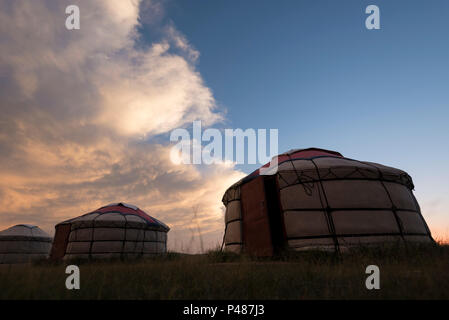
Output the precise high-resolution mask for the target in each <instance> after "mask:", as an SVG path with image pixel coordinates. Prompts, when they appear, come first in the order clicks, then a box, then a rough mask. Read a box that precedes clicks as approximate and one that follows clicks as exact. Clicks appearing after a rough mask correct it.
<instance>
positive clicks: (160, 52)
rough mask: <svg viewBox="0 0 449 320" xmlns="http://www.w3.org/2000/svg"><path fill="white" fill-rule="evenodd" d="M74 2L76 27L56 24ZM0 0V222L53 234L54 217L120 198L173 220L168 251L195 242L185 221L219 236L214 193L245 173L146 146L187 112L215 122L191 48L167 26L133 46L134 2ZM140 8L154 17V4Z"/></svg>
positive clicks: (207, 237)
mask: <svg viewBox="0 0 449 320" xmlns="http://www.w3.org/2000/svg"><path fill="white" fill-rule="evenodd" d="M71 4H76V5H78V6H79V7H80V11H81V29H80V30H73V31H69V30H67V29H66V28H65V19H66V17H67V16H66V14H65V8H66V6H68V5H71ZM0 6H1V8H2V10H1V11H0V52H1V55H0V101H1V102H0V112H1V114H2V116H1V118H0V177H1V179H0V208H1V209H0V227H7V226H9V225H10V224H13V223H37V224H40V225H41V226H42V227H44V228H45V229H46V230H47V231H49V232H52V229H53V226H54V224H55V223H57V222H59V221H60V220H62V219H65V218H69V217H72V216H74V215H79V214H81V213H85V212H86V211H89V210H92V209H95V208H97V207H99V206H101V205H103V204H105V203H108V202H115V201H128V202H131V203H135V204H137V205H139V206H140V207H142V208H143V209H147V210H148V211H149V212H150V214H154V215H155V216H156V217H158V218H160V219H162V220H163V221H166V222H167V223H168V224H169V225H171V226H172V231H171V232H170V234H171V239H172V240H171V243H170V246H171V248H175V249H178V250H179V249H180V248H183V249H184V250H194V249H198V248H199V242H198V238H195V240H194V241H193V242H192V240H191V236H192V234H194V233H196V232H197V230H196V223H194V224H192V221H198V222H199V224H200V227H201V231H202V233H203V236H204V238H203V241H204V242H205V245H206V246H210V245H215V244H217V243H218V242H219V241H220V240H221V239H220V236H221V235H222V232H223V230H222V216H221V214H222V213H221V203H220V199H221V195H222V193H223V191H224V190H225V188H226V187H227V186H229V185H230V184H231V183H232V182H234V181H236V180H237V179H238V178H240V177H241V175H242V174H241V173H240V172H238V171H235V170H233V168H232V167H229V166H212V167H209V168H205V169H204V168H203V169H202V170H199V169H198V168H196V167H194V166H176V165H173V164H172V163H171V162H170V160H169V146H167V145H161V144H156V143H151V141H152V139H151V138H152V137H153V136H154V135H156V134H161V133H167V132H170V131H171V130H172V129H174V128H177V127H182V126H185V125H187V124H189V123H191V122H192V121H193V120H195V119H201V120H202V121H203V123H204V124H205V125H212V124H214V123H215V122H217V121H220V120H221V119H222V116H221V113H220V112H219V110H217V108H216V104H215V100H214V98H213V94H212V92H211V90H210V89H209V88H208V87H206V86H205V84H204V82H203V80H202V78H201V75H200V74H199V73H198V72H197V71H196V69H195V60H196V59H197V57H198V52H197V51H196V50H195V49H194V48H192V47H191V46H190V45H189V43H188V42H187V40H186V39H185V38H184V37H183V36H182V35H181V34H180V33H179V32H178V31H177V30H176V29H175V28H174V27H173V26H172V25H169V26H165V27H164V28H163V30H165V31H164V33H163V37H162V39H161V40H160V41H158V42H157V43H152V44H150V45H149V46H146V47H143V46H137V45H136V41H137V40H138V37H139V34H138V32H137V27H138V23H139V9H140V8H141V6H142V3H141V1H136V0H116V1H113V0H101V1H100V0H95V1H94V0H90V1H88V0H84V1H81V0H79V1H74V0H70V1H52V0H33V1H27V0H15V1H9V0H0ZM145 8H147V10H148V9H150V10H151V8H155V12H154V13H153V14H149V13H148V12H146V15H145V17H146V18H150V19H155V21H157V22H159V21H161V19H159V18H158V17H157V15H160V14H162V13H163V10H161V9H160V5H157V6H156V5H155V6H151V3H149V2H147V3H145ZM156 9H157V10H156ZM140 18H142V17H140ZM159 27H160V26H159ZM194 216H196V218H195V219H194Z"/></svg>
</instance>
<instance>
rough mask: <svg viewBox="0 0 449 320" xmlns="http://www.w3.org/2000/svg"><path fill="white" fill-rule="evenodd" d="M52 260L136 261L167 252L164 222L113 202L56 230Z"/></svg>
mask: <svg viewBox="0 0 449 320" xmlns="http://www.w3.org/2000/svg"><path fill="white" fill-rule="evenodd" d="M55 229H56V230H55V231H56V233H55V239H54V241H53V247H52V250H51V259H53V260H59V259H75V258H76V259H85V258H87V259H90V258H94V259H98V258H136V257H142V256H143V257H145V256H150V255H155V254H163V253H166V252H167V232H168V231H169V230H170V228H169V227H167V226H166V225H165V224H164V223H162V222H161V221H159V220H157V219H156V218H153V217H150V216H149V215H148V214H146V213H145V212H144V211H142V210H141V209H139V208H137V207H136V206H133V205H130V204H126V203H112V204H109V205H107V206H104V207H101V208H99V209H97V210H95V211H92V212H89V213H86V214H84V215H82V216H80V217H77V218H73V219H70V220H67V221H64V222H61V223H59V224H57V225H56V227H55Z"/></svg>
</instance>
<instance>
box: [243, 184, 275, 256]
mask: <svg viewBox="0 0 449 320" xmlns="http://www.w3.org/2000/svg"><path fill="white" fill-rule="evenodd" d="M241 197H242V209H243V246H244V250H245V251H246V252H247V253H249V254H252V255H256V256H271V255H273V244H272V238H271V232H270V221H269V217H268V209H267V201H266V197H265V184H264V177H263V176H260V177H258V178H256V179H254V180H252V181H250V182H248V183H246V184H244V185H243V186H242V195H241Z"/></svg>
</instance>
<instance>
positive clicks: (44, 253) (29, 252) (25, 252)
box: [0, 250, 48, 255]
mask: <svg viewBox="0 0 449 320" xmlns="http://www.w3.org/2000/svg"><path fill="white" fill-rule="evenodd" d="M5 254H26V255H48V250H46V251H37V252H36V251H11V252H1V251H0V255H5Z"/></svg>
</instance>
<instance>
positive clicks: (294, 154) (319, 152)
mask: <svg viewBox="0 0 449 320" xmlns="http://www.w3.org/2000/svg"><path fill="white" fill-rule="evenodd" d="M323 157H330V158H337V159H342V160H349V161H352V162H353V164H354V166H358V165H362V166H363V165H365V166H366V165H368V166H370V167H372V169H373V170H377V171H379V172H380V173H379V174H382V173H381V172H383V171H388V173H389V174H391V173H393V176H394V178H393V179H395V180H398V182H400V183H403V184H404V185H406V186H407V187H408V188H410V189H413V188H414V185H413V181H412V178H411V177H410V176H409V175H408V174H407V173H406V172H404V171H402V170H400V169H396V168H392V167H387V166H383V165H381V164H377V163H371V162H366V161H358V160H354V159H350V158H346V157H343V155H342V154H341V153H339V152H337V151H332V150H326V149H321V148H307V149H292V150H290V151H287V152H284V153H281V154H279V155H277V156H275V157H273V160H274V159H275V158H277V161H278V162H277V165H278V166H280V165H281V164H282V163H284V162H287V161H292V160H312V159H316V158H323ZM269 165H270V163H266V164H265V165H263V166H262V167H261V168H268V167H269ZM261 168H259V169H257V170H255V171H253V172H252V173H250V174H249V175H247V176H246V177H244V178H242V179H241V180H239V181H237V182H236V183H234V184H233V185H232V186H231V187H229V188H228V189H227V191H226V192H225V194H224V196H223V200H222V201H223V203H225V204H226V203H227V198H228V193H229V194H234V193H235V192H236V191H237V188H238V187H240V186H241V185H243V184H245V183H247V182H249V181H251V180H253V179H255V178H257V177H258V176H260V169H261ZM276 172H277V171H276V170H273V174H275V173H276Z"/></svg>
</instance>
